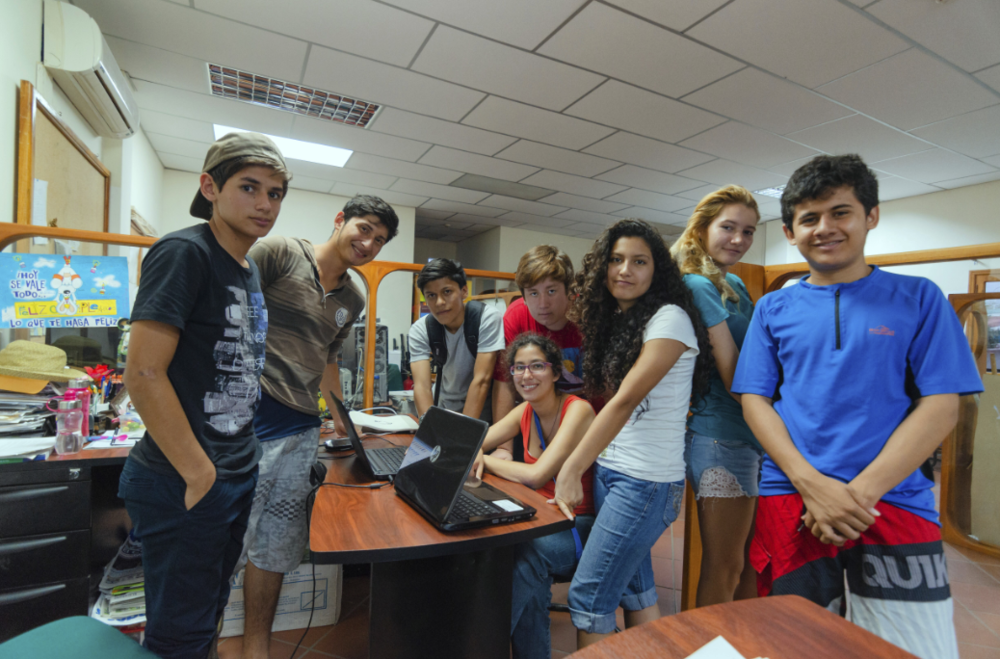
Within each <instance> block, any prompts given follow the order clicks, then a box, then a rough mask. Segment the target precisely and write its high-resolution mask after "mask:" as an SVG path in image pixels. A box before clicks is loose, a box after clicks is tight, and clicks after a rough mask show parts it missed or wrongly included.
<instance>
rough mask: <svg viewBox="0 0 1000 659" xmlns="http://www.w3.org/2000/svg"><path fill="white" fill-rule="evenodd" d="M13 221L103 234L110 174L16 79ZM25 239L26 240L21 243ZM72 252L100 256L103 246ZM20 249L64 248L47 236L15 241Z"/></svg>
mask: <svg viewBox="0 0 1000 659" xmlns="http://www.w3.org/2000/svg"><path fill="white" fill-rule="evenodd" d="M17 169H18V172H17V223H18V224H35V225H45V226H50V227H58V228H60V229H82V230H85V231H99V232H107V230H108V213H109V206H110V200H111V172H110V171H109V170H108V169H107V167H105V166H104V164H103V163H102V162H101V161H100V160H99V159H98V158H97V156H96V155H95V154H94V153H93V152H92V151H91V150H90V149H88V148H87V146H86V145H85V144H84V143H83V142H82V141H81V140H80V138H79V137H78V136H77V135H76V134H75V133H74V132H73V131H72V130H71V129H70V128H69V127H68V126H67V125H66V124H65V123H63V122H62V121H61V120H60V119H59V117H58V116H56V114H55V113H54V112H53V111H52V109H51V108H50V107H49V106H48V105H47V104H46V103H45V100H44V99H42V98H41V96H39V94H38V93H37V92H36V91H35V89H34V87H33V86H32V85H31V83H29V82H27V81H25V80H22V81H21V95H20V104H19V113H18V168H17ZM25 242H26V241H25ZM70 247H72V249H73V253H74V254H79V255H85V256H101V255H104V254H106V252H107V247H106V246H105V245H101V244H97V243H74V244H73V245H71V246H70ZM17 249H18V251H19V252H29V253H33V254H53V253H57V252H60V251H65V249H66V245H62V246H61V249H59V248H57V245H56V244H55V242H54V241H52V240H47V239H33V240H31V244H30V245H29V244H19V245H18V248H17Z"/></svg>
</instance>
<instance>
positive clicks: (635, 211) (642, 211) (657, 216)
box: [618, 206, 688, 224]
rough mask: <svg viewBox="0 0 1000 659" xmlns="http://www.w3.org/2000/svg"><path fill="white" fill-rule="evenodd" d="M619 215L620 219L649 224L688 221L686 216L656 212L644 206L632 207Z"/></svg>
mask: <svg viewBox="0 0 1000 659" xmlns="http://www.w3.org/2000/svg"><path fill="white" fill-rule="evenodd" d="M618 215H619V216H620V217H637V218H639V219H640V220H646V221H647V222H659V223H660V224H678V223H680V222H685V223H686V222H687V220H688V218H687V216H686V215H679V214H677V213H665V212H663V211H655V210H653V209H651V208H644V207H642V206H632V207H631V208H626V209H625V210H623V211H621V212H620V213H618Z"/></svg>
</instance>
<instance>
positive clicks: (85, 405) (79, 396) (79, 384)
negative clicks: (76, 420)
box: [63, 378, 91, 437]
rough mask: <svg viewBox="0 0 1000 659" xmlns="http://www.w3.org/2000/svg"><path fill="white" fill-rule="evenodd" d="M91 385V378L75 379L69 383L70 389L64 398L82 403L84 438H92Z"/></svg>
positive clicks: (81, 431)
mask: <svg viewBox="0 0 1000 659" xmlns="http://www.w3.org/2000/svg"><path fill="white" fill-rule="evenodd" d="M90 383H91V380H90V378H74V379H72V380H70V381H69V388H67V389H66V393H65V395H64V396H63V397H64V398H65V399H66V400H73V399H76V400H78V401H80V405H81V411H82V412H83V414H82V416H81V418H82V419H83V423H82V424H81V426H80V433H81V434H82V435H83V436H84V437H90Z"/></svg>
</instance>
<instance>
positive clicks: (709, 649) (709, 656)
mask: <svg viewBox="0 0 1000 659" xmlns="http://www.w3.org/2000/svg"><path fill="white" fill-rule="evenodd" d="M687 659H746V658H745V657H744V656H743V655H742V654H740V653H739V651H738V650H737V649H736V648H734V647H733V646H732V645H730V643H729V641H727V640H726V639H724V638H723V637H721V636H716V637H715V638H713V639H712V640H711V641H710V642H709V643H707V644H706V645H703V646H702V647H701V648H700V649H698V650H696V651H695V652H694V654H689V655H688V656H687ZM757 659H764V658H763V657H757Z"/></svg>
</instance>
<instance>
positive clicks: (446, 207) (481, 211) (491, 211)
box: [421, 199, 506, 217]
mask: <svg viewBox="0 0 1000 659" xmlns="http://www.w3.org/2000/svg"><path fill="white" fill-rule="evenodd" d="M421 208H426V209H428V210H436V211H448V212H451V213H466V214H468V215H483V216H486V217H497V216H498V215H503V214H504V213H505V212H506V211H505V210H503V209H502V208H493V207H490V206H476V205H474V204H463V203H462V202H459V201H447V200H445V199H431V200H430V201H426V202H424V203H423V204H421Z"/></svg>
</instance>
